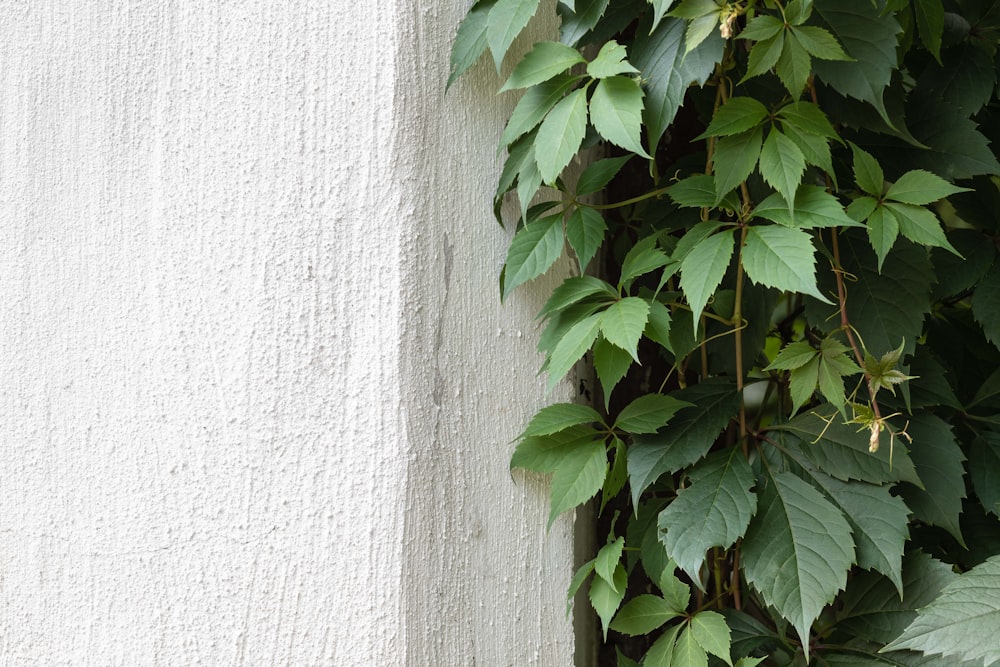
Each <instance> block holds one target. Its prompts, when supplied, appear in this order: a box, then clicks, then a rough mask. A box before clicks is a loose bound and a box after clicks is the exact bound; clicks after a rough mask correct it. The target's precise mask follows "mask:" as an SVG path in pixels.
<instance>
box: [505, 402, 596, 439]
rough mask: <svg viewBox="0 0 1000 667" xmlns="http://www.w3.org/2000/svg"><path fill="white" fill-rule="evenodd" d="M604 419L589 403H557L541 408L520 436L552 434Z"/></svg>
mask: <svg viewBox="0 0 1000 667" xmlns="http://www.w3.org/2000/svg"><path fill="white" fill-rule="evenodd" d="M603 421H604V420H602V419H601V415H599V414H597V411H596V410H594V408H592V407H590V406H589V405H580V404H578V403H556V404H554V405H549V406H546V407H544V408H542V409H541V410H539V411H538V414H536V415H535V416H534V417H532V418H531V421H530V422H528V426H527V427H526V428H525V429H524V432H523V433H521V435H519V436H518V437H519V438H527V437H529V436H538V435H552V434H553V433H558V432H559V431H565V430H566V429H568V428H569V427H571V426H577V425H579V424H589V423H592V422H597V423H602V422H603Z"/></svg>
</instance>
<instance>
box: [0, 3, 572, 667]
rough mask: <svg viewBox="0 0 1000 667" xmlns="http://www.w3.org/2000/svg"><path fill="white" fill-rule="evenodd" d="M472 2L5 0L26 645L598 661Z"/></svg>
mask: <svg viewBox="0 0 1000 667" xmlns="http://www.w3.org/2000/svg"><path fill="white" fill-rule="evenodd" d="M465 8H466V3H465V2H463V1H462V0H448V1H447V2H440V1H438V0H417V1H416V2H413V1H412V0H397V1H395V2H347V1H346V0H334V1H333V2H331V1H330V0H284V1H283V2H271V1H269V0H232V1H228V2H219V1H217V0H190V1H181V2H153V3H136V2H125V1H124V0H118V1H112V0H102V1H99V2H98V1H95V2H80V1H78V0H60V1H56V0H29V1H21V2H18V1H15V0H0V62H2V63H3V67H2V68H0V267H2V268H3V270H2V274H0V342H2V344H3V345H2V351H0V664H3V665H33V664H43V665H70V664H72V665H87V664H91V665H152V664H157V665H189V664H205V665H225V664H232V665H242V664H247V665H256V664H268V665H270V664H279V665H313V664H317V665H319V664H326V665H360V664H381V665H396V664H400V665H402V664H408V665H473V664H475V665H480V666H492V665H519V666H520V665H545V666H549V665H554V666H558V665H568V664H571V662H572V653H573V640H572V633H571V628H570V621H569V620H567V619H565V618H564V617H563V615H562V609H563V604H564V590H565V585H566V583H567V581H568V578H569V576H570V574H571V571H570V569H571V560H572V540H571V533H572V525H571V522H570V520H569V519H568V518H566V517H564V519H562V520H560V521H559V522H557V524H556V525H555V526H554V527H553V528H552V530H551V532H549V533H548V534H546V533H545V529H544V527H545V516H546V510H547V508H546V501H545V496H544V487H543V485H542V483H541V481H540V480H538V479H535V478H526V477H523V476H520V475H515V476H514V477H513V478H512V477H511V476H510V474H509V473H508V472H507V460H508V457H509V453H510V450H511V444H510V440H511V439H512V438H513V437H514V435H515V434H516V432H517V431H518V429H519V428H520V427H521V426H522V425H523V423H524V421H525V420H526V418H527V417H528V416H529V415H530V414H531V412H532V411H533V410H534V409H536V408H537V407H538V406H539V405H541V404H542V403H543V402H544V401H545V400H546V399H545V398H544V397H543V380H544V378H542V377H536V376H535V373H536V370H537V366H538V361H539V360H538V358H537V356H536V355H535V353H534V346H535V340H536V339H535V334H534V327H535V325H534V323H533V321H532V317H533V314H534V312H535V311H536V310H537V308H538V306H539V304H540V299H541V298H542V293H543V290H542V289H538V290H535V291H534V292H533V291H532V290H530V289H529V290H522V292H521V293H520V294H518V295H516V296H515V297H514V298H512V299H511V300H510V302H509V303H508V304H506V305H504V306H501V305H500V304H499V303H498V298H497V289H496V275H497V271H498V270H499V267H500V264H501V262H502V260H503V256H504V252H505V247H506V242H507V235H506V232H504V231H503V230H501V229H500V228H499V227H498V226H497V225H496V224H495V223H494V222H493V221H492V220H491V213H490V210H489V205H488V201H487V198H488V193H489V192H491V191H492V187H493V184H494V182H495V178H496V174H497V163H496V160H495V152H494V150H495V141H496V138H497V136H498V135H499V131H500V129H501V128H502V122H503V117H504V113H505V112H506V111H507V110H509V108H510V104H511V103H512V100H510V99H507V98H500V99H499V101H498V100H497V99H496V98H494V97H493V94H492V92H491V89H493V87H494V86H495V79H494V78H493V77H494V75H493V74H492V73H491V72H490V71H489V69H488V67H484V66H482V65H481V66H480V67H478V68H477V69H476V70H475V71H474V72H472V73H471V75H470V76H469V77H467V78H466V79H464V80H463V81H461V82H460V83H459V84H457V85H456V86H455V87H454V88H453V89H452V91H451V92H450V93H449V94H448V95H447V96H445V95H444V92H443V84H444V80H445V78H446V74H447V52H448V45H449V43H450V40H451V37H452V35H453V31H454V27H455V25H456V24H457V22H458V20H459V19H460V17H461V15H462V14H463V13H464V10H465ZM548 27H549V28H550V27H551V26H548ZM545 29H547V27H546V26H545V25H542V26H539V27H538V30H545ZM543 289H544V288H543ZM571 392H572V389H571V388H570V387H569V386H568V385H563V386H562V387H560V388H559V389H557V392H556V393H557V396H556V398H565V397H568V396H569V395H570V394H571ZM552 398H553V397H549V400H551V399H552Z"/></svg>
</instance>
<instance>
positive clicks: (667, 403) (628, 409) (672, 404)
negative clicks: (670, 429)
mask: <svg viewBox="0 0 1000 667" xmlns="http://www.w3.org/2000/svg"><path fill="white" fill-rule="evenodd" d="M690 405H691V404H690V403H687V402H685V401H682V400H678V399H677V398H674V397H672V396H667V395H665V394H646V395H645V396H640V397H639V398H637V399H635V400H634V401H632V402H631V403H629V404H628V405H627V406H625V407H624V408H622V411H621V412H619V413H618V419H616V420H615V424H614V427H615V428H620V429H622V430H623V431H625V432H626V433H635V434H638V433H656V431H657V430H658V429H660V428H662V427H663V426H664V425H665V424H666V423H667V422H668V421H670V419H671V418H672V417H673V416H674V414H675V413H676V412H677V411H678V410H680V409H681V408H686V407H690Z"/></svg>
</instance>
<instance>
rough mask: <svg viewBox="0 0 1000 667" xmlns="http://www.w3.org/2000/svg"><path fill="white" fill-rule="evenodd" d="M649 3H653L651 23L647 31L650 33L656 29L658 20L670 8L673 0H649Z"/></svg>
mask: <svg viewBox="0 0 1000 667" xmlns="http://www.w3.org/2000/svg"><path fill="white" fill-rule="evenodd" d="M649 4H651V5H653V25H652V26H650V28H649V32H650V33H652V32H653V31H654V30H656V26H658V25H660V21H662V20H663V16H664V15H665V14H666V13H667V12H668V11H669V10H670V5H672V4H674V0H649Z"/></svg>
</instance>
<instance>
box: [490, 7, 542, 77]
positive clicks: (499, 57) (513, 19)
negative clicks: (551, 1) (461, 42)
mask: <svg viewBox="0 0 1000 667" xmlns="http://www.w3.org/2000/svg"><path fill="white" fill-rule="evenodd" d="M539 2H540V0H497V2H496V4H495V5H493V8H492V9H490V13H489V16H488V19H487V26H486V41H487V42H488V43H489V46H490V51H491V52H492V53H493V62H494V63H495V64H496V68H497V72H499V71H500V64H501V63H502V62H503V57H504V56H505V55H506V54H507V49H509V48H510V45H511V44H512V43H513V42H514V39H515V38H516V37H517V36H518V35H519V34H521V31H522V30H524V28H525V26H527V25H528V21H530V20H531V17H532V16H534V15H535V12H536V11H538V5H539Z"/></svg>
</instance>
